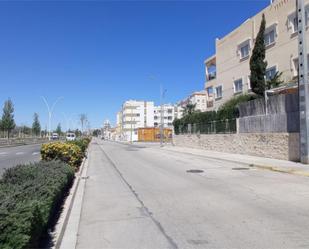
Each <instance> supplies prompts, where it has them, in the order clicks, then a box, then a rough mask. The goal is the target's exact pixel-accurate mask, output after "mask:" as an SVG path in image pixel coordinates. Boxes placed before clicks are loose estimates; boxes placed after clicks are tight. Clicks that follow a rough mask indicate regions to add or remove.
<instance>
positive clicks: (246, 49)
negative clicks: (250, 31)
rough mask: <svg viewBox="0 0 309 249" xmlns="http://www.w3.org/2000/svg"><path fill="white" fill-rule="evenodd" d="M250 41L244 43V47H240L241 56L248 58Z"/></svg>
mask: <svg viewBox="0 0 309 249" xmlns="http://www.w3.org/2000/svg"><path fill="white" fill-rule="evenodd" d="M249 49H250V47H249V43H247V44H245V45H243V46H242V47H240V58H241V59H243V58H246V57H248V56H249Z"/></svg>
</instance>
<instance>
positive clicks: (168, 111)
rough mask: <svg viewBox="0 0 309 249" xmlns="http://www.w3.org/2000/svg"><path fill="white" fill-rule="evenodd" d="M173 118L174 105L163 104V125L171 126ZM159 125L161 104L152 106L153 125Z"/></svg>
mask: <svg viewBox="0 0 309 249" xmlns="http://www.w3.org/2000/svg"><path fill="white" fill-rule="evenodd" d="M174 119H175V106H174V105H171V104H165V105H163V127H165V128H172V127H173V121H174ZM160 125H161V106H155V107H154V124H153V126H154V127H160Z"/></svg>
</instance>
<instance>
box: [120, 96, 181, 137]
mask: <svg viewBox="0 0 309 249" xmlns="http://www.w3.org/2000/svg"><path fill="white" fill-rule="evenodd" d="M182 114H183V108H182V107H181V106H177V105H172V104H164V105H163V127H164V128H173V121H174V119H175V118H181V117H182ZM160 125H161V106H155V105H154V102H153V101H137V100H128V101H125V102H124V103H123V105H122V107H121V110H120V111H119V112H118V113H117V117H116V128H115V135H114V137H115V140H124V141H138V129H139V128H155V127H160Z"/></svg>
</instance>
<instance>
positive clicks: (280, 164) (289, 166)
mask: <svg viewBox="0 0 309 249" xmlns="http://www.w3.org/2000/svg"><path fill="white" fill-rule="evenodd" d="M160 149H163V150H169V151H174V152H180V153H189V154H192V155H196V156H203V157H206V158H212V159H218V160H224V161H229V162H236V163H241V164H245V165H247V166H250V167H256V168H260V169H266V170H272V171H278V172H282V173H289V174H295V175H301V176H309V165H305V164H302V163H297V162H291V161H285V160H278V159H272V158H265V157H257V156H248V155H242V154H231V153H224V152H218V151H210V150H202V149H195V148H188V147H181V146H173V145H170V144H167V145H165V146H164V147H160Z"/></svg>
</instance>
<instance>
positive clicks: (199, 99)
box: [178, 90, 207, 112]
mask: <svg viewBox="0 0 309 249" xmlns="http://www.w3.org/2000/svg"><path fill="white" fill-rule="evenodd" d="M187 104H193V105H195V110H196V111H201V112H205V111H207V105H206V91H205V90H202V91H198V92H193V93H192V94H191V95H190V96H188V97H187V98H186V99H184V100H182V101H180V103H179V104H178V106H180V107H182V108H184V107H186V105H187Z"/></svg>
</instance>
